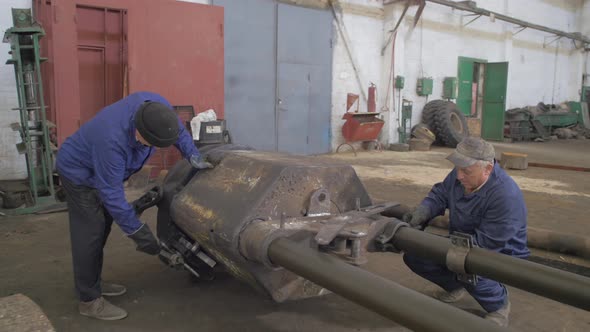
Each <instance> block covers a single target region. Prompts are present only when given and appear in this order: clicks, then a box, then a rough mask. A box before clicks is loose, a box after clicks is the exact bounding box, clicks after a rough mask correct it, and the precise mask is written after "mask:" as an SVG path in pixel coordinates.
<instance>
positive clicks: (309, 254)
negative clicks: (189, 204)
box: [268, 238, 507, 331]
mask: <svg viewBox="0 0 590 332" xmlns="http://www.w3.org/2000/svg"><path fill="white" fill-rule="evenodd" d="M268 256H269V258H270V260H271V261H272V262H273V263H274V264H276V265H279V266H282V267H284V268H286V269H287V270H290V271H292V272H293V273H295V274H297V275H300V276H302V277H304V278H306V279H308V280H310V281H312V282H314V283H316V284H318V285H320V286H322V287H325V288H327V289H329V290H331V291H332V292H334V293H336V294H338V295H340V296H343V297H345V298H347V299H349V300H351V301H353V302H355V303H358V304H360V305H362V306H364V307H366V308H368V309H370V310H373V311H375V312H377V313H379V314H381V315H383V316H385V317H387V318H389V319H391V320H393V321H395V322H397V323H399V324H402V325H404V326H406V327H408V328H410V329H412V330H416V331H507V329H504V328H501V327H499V326H498V325H495V324H493V323H491V322H488V321H486V320H483V319H481V318H479V317H477V316H475V315H472V314H470V313H468V312H465V311H463V310H460V309H457V308H455V307H453V306H450V305H447V304H444V303H442V302H439V301H436V300H434V299H432V298H430V297H428V296H426V295H423V294H421V293H418V292H416V291H413V290H411V289H408V288H405V287H403V286H401V285H399V284H397V283H395V282H393V281H390V280H387V279H385V278H383V277H380V276H378V275H375V274H372V273H370V272H368V271H365V270H362V269H360V268H358V267H354V266H352V265H350V264H347V263H345V262H342V261H341V260H339V259H338V258H335V257H333V256H330V255H328V254H324V253H320V252H318V251H317V250H313V249H311V248H309V246H307V247H306V246H303V245H300V244H298V243H296V242H294V241H291V240H289V239H287V238H278V239H276V240H274V241H273V242H272V243H271V244H270V246H269V248H268Z"/></svg>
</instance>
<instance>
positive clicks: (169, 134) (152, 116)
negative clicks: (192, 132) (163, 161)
mask: <svg viewBox="0 0 590 332" xmlns="http://www.w3.org/2000/svg"><path fill="white" fill-rule="evenodd" d="M135 128H136V129H137V130H138V131H139V134H140V135H141V136H142V137H143V138H144V139H145V140H146V141H147V142H148V143H150V144H151V145H153V146H157V147H159V148H165V147H168V146H170V145H172V144H174V143H176V141H177V140H178V131H179V128H178V118H177V117H176V114H174V112H173V111H172V110H171V109H170V108H169V107H167V106H166V105H164V104H162V103H158V102H153V101H151V102H145V103H143V104H142V105H141V106H140V107H139V110H137V113H135Z"/></svg>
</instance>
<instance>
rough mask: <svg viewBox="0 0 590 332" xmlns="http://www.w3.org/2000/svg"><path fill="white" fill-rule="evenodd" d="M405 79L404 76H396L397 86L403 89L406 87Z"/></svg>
mask: <svg viewBox="0 0 590 332" xmlns="http://www.w3.org/2000/svg"><path fill="white" fill-rule="evenodd" d="M404 81H405V78H404V77H403V76H399V75H398V76H396V77H395V88H396V89H398V90H401V89H403V88H404Z"/></svg>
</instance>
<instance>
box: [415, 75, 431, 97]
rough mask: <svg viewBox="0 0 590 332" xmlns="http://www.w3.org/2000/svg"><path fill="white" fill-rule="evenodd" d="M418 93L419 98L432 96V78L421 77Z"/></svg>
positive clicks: (417, 87) (418, 83)
mask: <svg viewBox="0 0 590 332" xmlns="http://www.w3.org/2000/svg"><path fill="white" fill-rule="evenodd" d="M416 93H417V94H418V96H429V95H431V94H432V78H431V77H420V78H419V79H418V82H417V83H416Z"/></svg>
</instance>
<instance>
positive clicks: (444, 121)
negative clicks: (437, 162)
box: [434, 101, 469, 148]
mask: <svg viewBox="0 0 590 332" xmlns="http://www.w3.org/2000/svg"><path fill="white" fill-rule="evenodd" d="M452 113H455V114H456V115H457V116H458V117H459V119H460V121H461V124H462V126H463V131H462V132H458V131H456V130H455V129H454V128H453V125H452V123H451V114H452ZM434 130H435V131H434V133H435V135H436V137H437V138H440V140H441V141H442V142H443V143H444V145H446V146H448V147H451V148H455V147H457V144H459V142H461V141H462V140H463V138H465V137H467V136H469V128H468V127H467V120H466V119H465V116H464V115H463V113H461V111H459V109H458V108H457V105H455V103H453V102H450V101H446V102H445V104H444V105H442V107H441V108H439V110H438V111H436V113H435V115H434Z"/></svg>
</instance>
